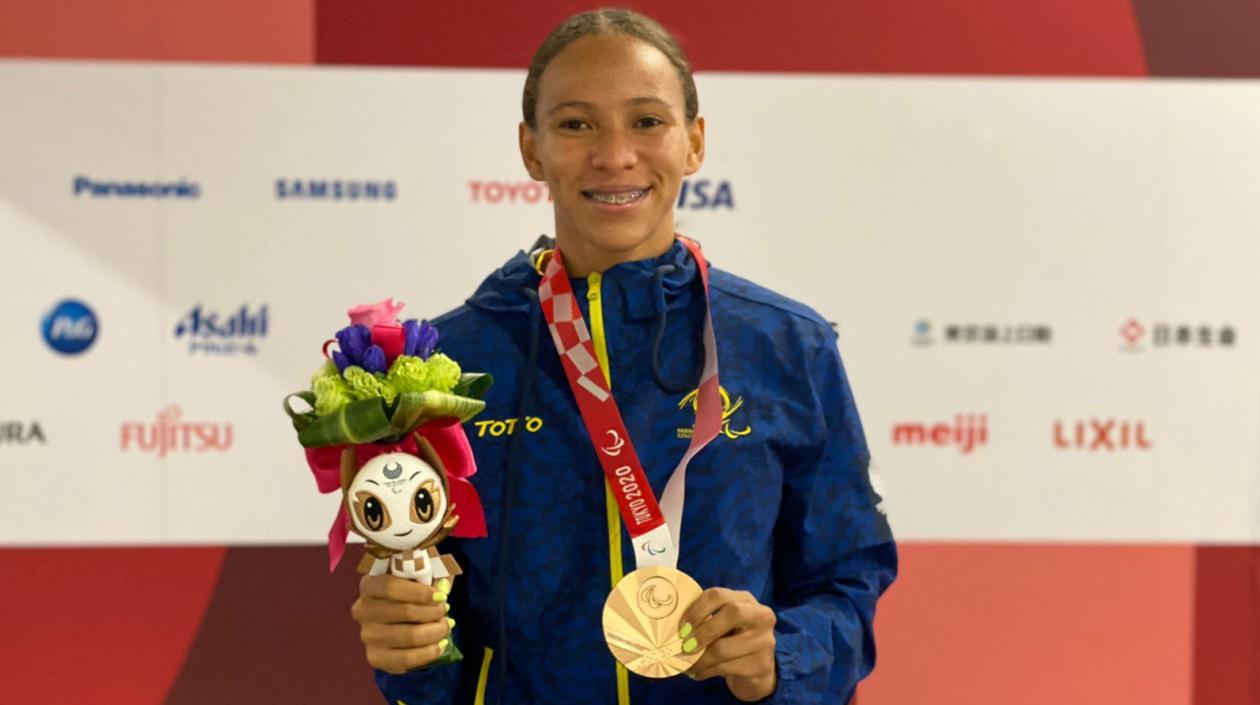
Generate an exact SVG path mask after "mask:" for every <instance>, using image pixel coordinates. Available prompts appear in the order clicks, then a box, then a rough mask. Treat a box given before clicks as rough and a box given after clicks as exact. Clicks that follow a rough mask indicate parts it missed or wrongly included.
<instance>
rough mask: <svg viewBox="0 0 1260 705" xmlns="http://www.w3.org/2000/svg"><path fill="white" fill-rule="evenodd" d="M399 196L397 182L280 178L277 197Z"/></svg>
mask: <svg viewBox="0 0 1260 705" xmlns="http://www.w3.org/2000/svg"><path fill="white" fill-rule="evenodd" d="M397 197H398V184H396V183H395V182H394V181H392V180H390V181H351V180H341V179H276V200H280V201H287V200H290V199H301V200H305V201H392V200H394V199H395V198H397Z"/></svg>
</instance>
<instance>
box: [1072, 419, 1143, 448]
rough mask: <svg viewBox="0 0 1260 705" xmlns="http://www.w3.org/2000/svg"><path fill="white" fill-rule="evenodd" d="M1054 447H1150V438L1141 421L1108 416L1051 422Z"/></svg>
mask: <svg viewBox="0 0 1260 705" xmlns="http://www.w3.org/2000/svg"><path fill="white" fill-rule="evenodd" d="M1054 447H1055V448H1058V449H1060V450H1081V451H1086V452H1089V453H1097V452H1100V451H1101V452H1108V453H1112V452H1115V451H1120V450H1150V448H1151V437H1150V434H1149V433H1148V432H1147V430H1146V422H1145V421H1138V420H1131V419H1110V418H1103V419H1099V418H1090V419H1080V420H1077V421H1055V422H1054Z"/></svg>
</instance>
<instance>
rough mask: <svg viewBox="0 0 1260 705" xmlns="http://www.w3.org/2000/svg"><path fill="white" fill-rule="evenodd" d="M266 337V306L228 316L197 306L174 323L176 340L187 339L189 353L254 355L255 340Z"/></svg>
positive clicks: (244, 307)
mask: <svg viewBox="0 0 1260 705" xmlns="http://www.w3.org/2000/svg"><path fill="white" fill-rule="evenodd" d="M266 337H267V304H262V305H261V306H259V307H258V309H257V310H256V311H250V309H249V306H247V305H244V304H242V305H241V307H240V308H239V309H237V310H235V311H232V312H231V313H221V312H218V311H211V310H208V309H206V308H205V307H203V306H202V305H201V304H197V305H196V306H193V307H192V310H190V311H189V312H188V313H186V314H184V317H183V318H181V319H179V322H178V323H176V324H175V339H176V340H185V339H187V340H188V352H189V353H201V354H205V355H241V354H243V355H256V354H258V341H259V340H261V339H263V338H266Z"/></svg>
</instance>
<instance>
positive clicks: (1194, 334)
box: [1120, 318, 1238, 352]
mask: <svg viewBox="0 0 1260 705" xmlns="http://www.w3.org/2000/svg"><path fill="white" fill-rule="evenodd" d="M1237 341H1238V332H1237V330H1235V329H1234V326H1232V325H1222V326H1213V325H1207V324H1204V323H1199V324H1197V325H1196V324H1190V323H1168V322H1166V321H1158V322H1154V323H1151V324H1149V325H1143V324H1142V322H1141V321H1139V320H1138V319H1136V318H1130V319H1129V320H1127V321H1125V322H1124V324H1123V325H1121V326H1120V350H1121V351H1122V352H1142V351H1144V350H1146V348H1147V346H1148V345H1149V346H1150V347H1152V348H1233V347H1234V344H1235V343H1236V342H1237Z"/></svg>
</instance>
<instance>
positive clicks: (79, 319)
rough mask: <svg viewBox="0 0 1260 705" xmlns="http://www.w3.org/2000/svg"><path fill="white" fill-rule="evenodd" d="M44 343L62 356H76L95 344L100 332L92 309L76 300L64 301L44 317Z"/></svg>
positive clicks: (41, 327)
mask: <svg viewBox="0 0 1260 705" xmlns="http://www.w3.org/2000/svg"><path fill="white" fill-rule="evenodd" d="M40 329H41V331H42V332H43V334H44V342H46V343H48V347H50V348H52V349H53V350H56V351H57V352H59V353H61V354H63V355H78V354H80V353H82V352H84V351H86V350H87V349H88V348H90V347H92V343H95V342H96V334H97V332H98V331H99V330H100V325H99V324H98V323H97V320H96V314H95V313H94V312H93V311H92V308H91V307H90V306H88V305H87V304H85V303H83V302H82V301H79V300H78V299H65V300H63V301H61V302H60V303H58V304H57V305H56V306H53V308H52V310H51V311H49V312H48V313H47V314H45V315H44V320H43V322H42V324H41V326H40Z"/></svg>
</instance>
